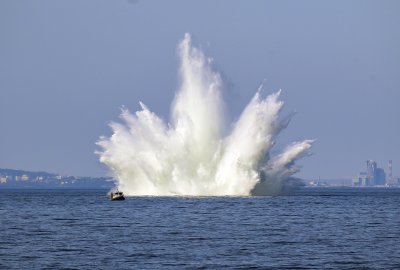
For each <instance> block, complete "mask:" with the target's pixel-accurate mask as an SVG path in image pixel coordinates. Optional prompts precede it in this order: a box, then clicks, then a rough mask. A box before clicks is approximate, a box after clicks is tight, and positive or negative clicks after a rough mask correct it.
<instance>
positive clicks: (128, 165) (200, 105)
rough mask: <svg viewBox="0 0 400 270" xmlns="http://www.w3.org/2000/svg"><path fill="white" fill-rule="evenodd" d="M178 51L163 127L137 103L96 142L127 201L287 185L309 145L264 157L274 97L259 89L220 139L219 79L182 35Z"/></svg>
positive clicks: (275, 121)
mask: <svg viewBox="0 0 400 270" xmlns="http://www.w3.org/2000/svg"><path fill="white" fill-rule="evenodd" d="M178 52H179V56H180V78H181V86H180V89H179V90H178V92H177V94H176V98H175V101H174V103H173V106H172V116H171V118H172V119H171V123H168V124H166V123H164V121H163V120H162V119H160V118H159V117H158V116H157V115H155V114H154V113H153V112H151V111H150V110H149V109H148V108H147V107H146V106H145V105H144V104H143V103H142V102H140V106H141V108H142V109H141V110H140V111H137V112H136V113H135V114H132V113H130V112H129V111H128V110H127V109H125V108H123V109H122V113H121V115H120V118H121V119H122V120H123V123H122V124H121V123H115V122H113V123H111V124H110V127H111V129H112V130H113V135H112V136H111V137H110V138H107V137H101V138H100V140H99V141H98V142H97V144H98V145H99V146H100V147H101V150H100V151H98V152H97V153H98V154H99V156H100V161H101V162H102V163H104V164H106V165H107V166H108V167H109V168H110V169H111V171H112V173H113V175H114V178H115V179H116V181H117V187H118V188H119V189H121V190H123V191H124V193H125V194H126V195H128V196H135V195H155V196H171V195H193V196H223V195H233V196H248V195H252V194H255V195H269V194H279V192H281V191H282V189H283V188H285V186H287V185H288V184H290V183H292V182H293V178H292V177H291V176H292V175H293V174H294V173H296V172H297V171H298V167H297V166H295V164H294V162H295V161H296V160H297V159H298V158H300V157H302V156H304V155H305V154H306V153H307V151H308V149H309V148H310V147H311V145H312V141H311V140H305V141H301V142H296V143H293V144H292V145H290V146H288V147H287V148H286V149H285V150H284V151H283V152H282V153H280V154H278V155H277V156H273V157H270V152H271V148H272V147H273V145H274V141H275V138H276V136H277V135H278V134H279V132H280V131H281V130H282V129H283V128H285V127H286V126H287V124H288V121H280V120H279V118H278V115H279V112H280V111H281V109H282V107H283V102H282V101H280V100H279V95H280V92H277V93H274V94H272V95H270V96H268V97H267V98H265V99H263V98H262V97H261V94H260V89H259V91H257V93H256V94H255V96H254V97H253V99H252V100H251V101H250V103H249V104H248V105H247V107H246V108H245V109H244V111H243V112H242V114H241V115H240V117H239V119H238V120H237V122H236V123H235V124H234V127H233V129H232V131H231V132H230V134H229V135H228V136H224V135H223V126H224V124H225V123H224V122H225V121H224V118H223V116H222V115H223V112H222V111H223V109H222V108H223V102H222V98H221V89H222V79H221V76H220V74H219V73H218V72H217V71H216V70H215V69H214V68H213V60H212V59H211V58H208V57H206V56H205V55H204V54H203V52H202V51H201V50H200V49H198V48H196V47H193V46H192V45H191V38H190V35H189V34H185V37H184V39H183V40H182V41H181V43H180V45H179V47H178Z"/></svg>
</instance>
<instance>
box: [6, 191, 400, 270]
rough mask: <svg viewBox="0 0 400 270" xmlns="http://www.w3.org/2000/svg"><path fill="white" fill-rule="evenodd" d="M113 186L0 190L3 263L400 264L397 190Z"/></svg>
mask: <svg viewBox="0 0 400 270" xmlns="http://www.w3.org/2000/svg"><path fill="white" fill-rule="evenodd" d="M106 192H107V191H104V190H103V191H101V190H91V191H87V190H75V191H74V190H0V217H1V222H0V269H117V268H119V269H225V268H226V269H400V190H395V189H393V190H389V189H385V190H367V189H365V190H362V191H360V190H354V189H351V190H350V189H342V190H341V189H337V190H334V189H307V190H305V191H303V192H301V193H300V194H298V195H297V196H281V197H249V198H227V197H222V198H221V197H219V198H217V197H216V198H157V197H144V198H143V197H142V198H128V199H127V200H125V201H120V202H111V201H109V200H108V199H107V198H106Z"/></svg>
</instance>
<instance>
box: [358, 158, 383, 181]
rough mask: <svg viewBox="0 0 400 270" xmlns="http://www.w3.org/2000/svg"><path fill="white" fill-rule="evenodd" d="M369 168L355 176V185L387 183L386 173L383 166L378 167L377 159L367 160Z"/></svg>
mask: <svg viewBox="0 0 400 270" xmlns="http://www.w3.org/2000/svg"><path fill="white" fill-rule="evenodd" d="M366 163H367V168H366V171H365V172H360V174H359V175H358V176H356V177H353V179H352V184H353V186H360V187H367V186H383V185H385V184H386V174H385V171H384V170H383V169H382V168H378V164H377V163H376V161H373V160H367V162H366Z"/></svg>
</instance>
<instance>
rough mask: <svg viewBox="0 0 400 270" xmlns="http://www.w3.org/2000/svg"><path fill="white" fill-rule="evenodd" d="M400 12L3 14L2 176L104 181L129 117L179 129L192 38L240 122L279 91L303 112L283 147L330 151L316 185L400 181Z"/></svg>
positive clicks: (32, 10)
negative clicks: (7, 172)
mask: <svg viewBox="0 0 400 270" xmlns="http://www.w3.org/2000/svg"><path fill="white" fill-rule="evenodd" d="M399 12H400V1H396V0H394V1H347V0H346V1H282V0H279V1H244V0H243V1H231V0H226V1H223V0H219V1H214V0H212V1H211V0H209V1H183V0H182V1H161V0H160V1H151V0H148V1H132V0H131V1H128V0H85V1H78V0H59V1H54V0H41V1H39V0H38V1H28V0H2V1H0V130H1V132H0V167H2V168H14V169H19V168H20V169H27V170H46V171H50V172H59V173H61V174H71V175H93V176H96V175H104V174H105V172H106V170H105V168H104V167H103V166H102V165H101V164H100V163H99V162H98V157H97V156H96V155H95V154H94V151H95V149H96V146H95V141H96V140H97V139H98V137H99V136H100V135H110V129H109V128H108V126H107V124H108V122H109V121H110V120H116V119H117V116H118V114H119V108H120V106H121V105H125V106H126V107H128V108H129V109H130V110H131V111H135V110H137V109H139V104H138V102H139V100H141V101H143V102H144V103H145V104H146V105H148V106H149V107H150V108H151V109H152V110H153V111H155V112H156V113H158V114H160V115H161V116H162V117H163V118H165V119H168V117H169V109H170V102H171V100H172V99H173V97H174V93H175V89H176V88H177V85H178V81H177V65H178V59H177V53H176V46H177V44H178V42H179V41H180V40H181V39H182V38H183V35H184V33H185V32H190V33H191V34H192V35H193V36H194V40H195V43H196V44H200V45H201V46H202V48H203V49H204V50H205V51H206V53H207V54H209V55H211V56H213V57H214V59H215V61H216V62H217V64H218V67H219V68H220V69H221V70H222V71H223V73H224V76H225V77H226V80H227V81H228V84H229V89H228V90H227V92H226V93H225V98H226V101H227V103H228V108H229V109H230V112H231V115H232V117H233V118H234V117H236V116H237V115H238V114H239V112H240V111H241V110H242V109H243V107H244V106H245V105H246V103H247V102H248V101H249V99H250V98H251V97H252V95H253V94H254V93H255V91H256V89H257V87H258V86H259V84H260V83H261V82H262V81H263V79H266V87H265V88H266V93H270V92H273V91H275V90H278V89H280V88H282V89H283V95H282V98H283V100H284V101H285V103H286V108H285V111H284V114H285V113H286V114H287V113H290V112H291V111H294V110H295V111H297V115H296V116H295V118H294V119H293V121H292V122H291V124H290V125H289V127H288V129H287V130H285V131H284V132H283V134H281V136H280V139H279V141H278V148H279V147H281V146H282V147H283V146H284V145H285V144H287V143H289V142H291V141H293V140H299V139H305V138H310V139H312V138H317V139H318V141H317V142H316V144H315V146H314V147H313V150H312V152H313V156H311V157H309V158H307V159H304V160H302V161H301V162H300V163H301V165H302V166H303V170H302V172H300V173H299V174H298V176H300V177H304V178H315V177H319V176H320V177H321V178H350V177H352V176H353V175H355V174H356V173H358V172H359V171H361V170H363V169H364V167H365V165H364V163H365V160H367V159H375V160H376V161H377V162H378V165H380V166H382V167H384V168H386V164H387V160H388V159H392V160H393V167H394V172H395V174H397V175H399V174H400V121H399V116H400V16H399Z"/></svg>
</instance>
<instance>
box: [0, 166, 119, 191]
mask: <svg viewBox="0 0 400 270" xmlns="http://www.w3.org/2000/svg"><path fill="white" fill-rule="evenodd" d="M113 186H114V182H113V179H112V178H110V177H80V176H62V175H59V174H55V173H48V172H31V171H25V170H12V169H0V189H1V188H105V189H109V188H112V187H113Z"/></svg>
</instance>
